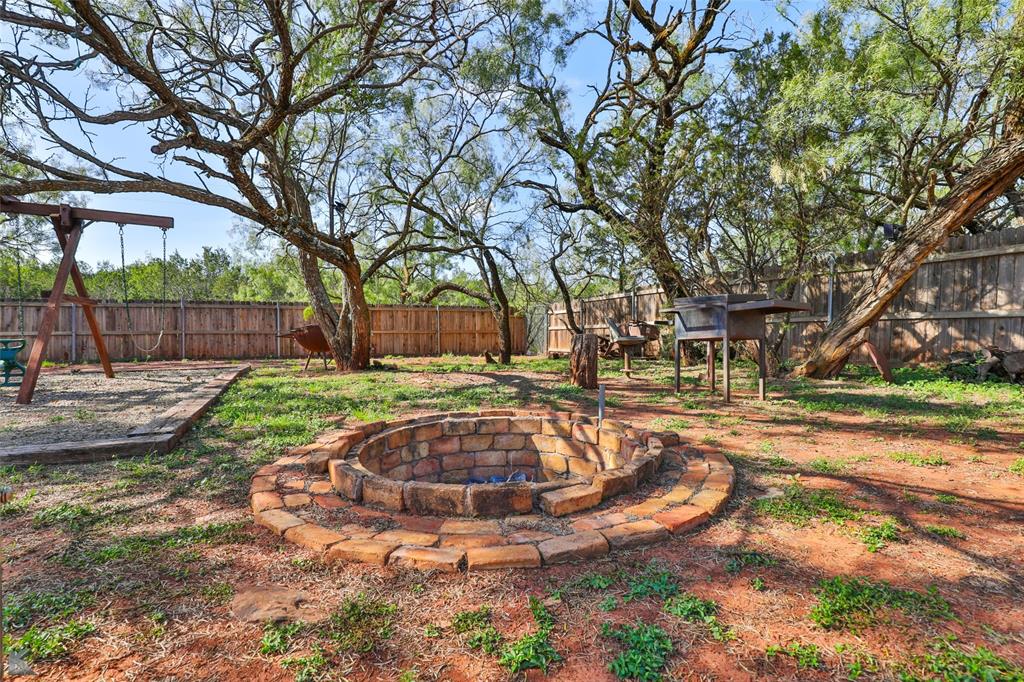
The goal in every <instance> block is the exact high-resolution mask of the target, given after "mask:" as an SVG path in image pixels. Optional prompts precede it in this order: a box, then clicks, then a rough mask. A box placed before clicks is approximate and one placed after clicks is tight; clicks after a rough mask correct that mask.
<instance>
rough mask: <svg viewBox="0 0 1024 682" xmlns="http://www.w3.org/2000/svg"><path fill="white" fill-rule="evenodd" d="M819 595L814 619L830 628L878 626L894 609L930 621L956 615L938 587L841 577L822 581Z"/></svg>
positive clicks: (947, 618)
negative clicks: (908, 587) (923, 588)
mask: <svg viewBox="0 0 1024 682" xmlns="http://www.w3.org/2000/svg"><path fill="white" fill-rule="evenodd" d="M815 594H816V595H817V597H818V603H817V604H816V605H815V606H814V608H813V609H811V615H810V617H811V620H812V621H814V622H815V623H816V624H818V625H819V626H821V627H823V628H825V629H828V630H841V629H857V628H861V627H867V626H872V625H877V624H879V623H883V622H886V618H885V616H886V613H887V612H892V611H900V612H902V613H904V614H907V615H910V616H916V617H922V618H927V619H929V620H949V619H952V618H954V617H955V616H954V614H953V609H952V607H951V606H950V604H949V602H947V601H946V600H945V599H943V598H942V597H941V596H940V595H939V593H938V590H936V589H935V588H934V587H930V588H928V591H927V592H917V591H915V590H904V589H900V588H897V587H893V586H892V585H890V584H889V583H887V582H884V581H879V582H875V581H872V580H868V579H866V578H851V577H845V576H837V577H835V578H829V579H827V580H822V581H821V582H819V583H818V587H817V589H816V590H815Z"/></svg>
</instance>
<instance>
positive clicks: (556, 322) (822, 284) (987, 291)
mask: <svg viewBox="0 0 1024 682" xmlns="http://www.w3.org/2000/svg"><path fill="white" fill-rule="evenodd" d="M878 256H879V254H878V252H865V253H860V254H852V255H850V256H846V257H844V258H841V259H839V260H838V261H837V262H836V265H835V268H834V270H833V269H831V268H826V269H825V270H824V271H821V272H812V273H810V274H809V275H807V276H805V277H802V278H800V282H799V284H798V285H797V288H796V293H795V294H794V296H793V298H794V299H796V300H797V301H801V302H804V303H807V304H809V305H810V306H811V312H810V313H806V314H800V315H793V316H792V317H791V318H790V320H789V322H790V324H789V326H788V327H784V325H783V324H782V323H783V321H784V319H783V318H781V317H777V318H774V319H770V320H769V331H770V333H771V334H772V335H773V336H776V338H777V334H779V333H785V335H786V336H785V338H784V339H783V344H782V357H783V358H793V359H800V358H802V357H804V356H806V354H807V352H808V351H809V350H810V348H811V347H812V346H813V345H814V343H815V341H816V340H817V337H818V335H819V334H820V333H821V331H822V329H824V327H825V325H826V324H827V323H828V320H829V315H830V314H838V312H839V311H840V310H842V308H843V306H844V305H846V303H847V302H848V301H849V300H850V297H851V296H852V294H853V293H854V292H855V291H856V288H857V287H858V286H859V285H860V284H861V283H862V282H863V281H864V279H865V278H866V277H868V276H869V275H870V272H871V268H872V266H873V265H874V264H875V263H877V262H878ZM790 274H791V273H779V272H774V273H770V275H769V277H768V279H767V281H766V282H764V283H763V284H762V286H761V287H760V288H759V290H760V291H766V290H767V291H771V292H772V293H781V292H780V291H779V289H780V287H781V286H782V283H783V278H784V277H786V276H787V275H790ZM663 305H664V297H663V295H662V292H661V290H660V289H658V288H649V289H640V290H637V291H636V292H630V293H624V294H613V295H610V296H599V297H594V298H589V299H583V300H581V301H577V302H575V303H574V310H576V311H577V315H578V316H579V315H580V313H582V318H581V319H582V320H583V323H584V324H585V325H586V327H587V329H588V331H595V332H597V333H601V334H607V326H606V325H605V322H604V320H605V318H606V317H613V318H615V319H616V320H618V321H620V322H622V321H625V320H627V319H631V318H633V317H634V315H633V314H632V312H631V311H633V310H635V311H636V315H635V317H636V319H640V320H655V319H660V318H663V317H664V316H663V315H661V313H660V308H661V307H662V306H663ZM571 336H572V333H571V332H570V331H569V329H568V327H567V325H566V322H565V308H564V306H562V305H553V306H551V307H550V308H549V309H548V333H547V344H548V345H547V347H548V351H549V352H562V353H564V352H568V349H569V340H570V338H571ZM868 338H869V339H870V341H871V342H872V343H874V344H875V346H876V347H878V348H879V350H881V352H882V353H884V354H885V355H887V356H888V357H889V359H890V361H891V362H893V363H896V364H907V363H920V362H936V361H942V360H945V359H946V358H947V357H948V356H949V354H950V353H951V352H953V351H958V350H967V351H971V350H976V349H978V348H981V347H984V346H999V347H1000V348H1004V349H1007V350H1024V228H1016V229H1010V230H1002V231H999V232H987V233H984V234H979V235H968V236H962V237H953V238H951V239H950V240H949V241H947V242H946V244H945V245H944V246H943V247H942V248H941V249H940V250H939V251H937V252H936V253H934V254H932V256H931V257H930V258H928V260H927V261H925V263H924V264H923V265H922V266H921V267H920V268H919V269H918V270H917V272H916V273H915V274H914V276H913V277H911V279H910V280H909V281H908V282H907V284H906V285H904V287H903V288H902V289H901V290H900V292H899V294H898V295H897V297H896V299H895V300H894V301H893V303H892V304H891V305H890V306H889V309H888V310H886V312H885V313H884V314H883V315H882V317H881V318H880V319H879V321H878V322H877V323H876V324H875V325H874V326H873V327H872V328H871V330H870V331H869V334H868ZM649 345H650V344H649ZM854 360H855V361H858V362H860V361H866V360H867V355H866V354H865V353H863V351H861V352H860V353H859V354H858V355H856V356H855V357H854Z"/></svg>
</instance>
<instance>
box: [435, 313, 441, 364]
mask: <svg viewBox="0 0 1024 682" xmlns="http://www.w3.org/2000/svg"><path fill="white" fill-rule="evenodd" d="M434 320H435V322H436V327H437V357H441V306H439V305H438V306H434Z"/></svg>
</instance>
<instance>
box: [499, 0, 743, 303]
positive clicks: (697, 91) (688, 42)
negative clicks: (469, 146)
mask: <svg viewBox="0 0 1024 682" xmlns="http://www.w3.org/2000/svg"><path fill="white" fill-rule="evenodd" d="M727 5H728V0H705V1H704V2H700V3H698V2H694V3H687V6H686V8H685V9H674V8H670V9H669V10H668V13H667V14H665V12H663V11H661V10H660V9H659V8H658V3H657V2H653V3H644V2H635V1H633V0H609V2H608V3H607V7H606V9H605V11H603V12H602V14H601V18H600V19H599V20H598V21H596V22H595V23H594V24H593V25H591V26H589V27H587V28H585V29H583V30H580V31H579V32H578V33H577V34H576V35H574V36H572V37H570V39H569V40H568V44H569V45H572V44H575V43H577V42H579V41H583V40H591V41H597V43H598V44H599V45H600V46H601V47H602V48H603V49H606V50H607V51H608V54H609V59H608V65H607V68H606V70H604V77H603V79H602V81H601V82H598V83H595V84H593V86H592V88H591V90H590V91H589V94H588V96H589V97H590V102H589V106H588V107H587V108H586V110H585V111H583V112H582V115H581V116H579V117H578V120H579V121H580V123H579V124H576V123H575V120H576V119H574V117H573V116H572V115H571V114H572V111H573V107H572V106H570V98H569V96H568V93H567V92H566V91H565V90H564V88H563V87H562V86H561V85H560V84H559V82H558V80H557V78H556V77H555V76H554V75H553V73H552V72H551V69H550V68H549V67H548V66H547V65H546V63H545V61H546V56H544V55H546V53H544V52H541V53H537V52H536V50H535V51H533V52H531V50H529V49H526V48H524V49H521V50H520V51H519V53H518V55H517V56H518V60H519V62H520V77H519V81H520V87H521V89H522V91H523V93H524V95H525V98H526V101H527V102H530V103H531V106H532V107H533V108H536V109H537V110H538V111H539V112H540V114H539V115H538V117H537V125H538V130H537V136H538V138H539V140H540V141H541V142H542V143H543V144H545V145H546V146H547V147H548V148H550V149H551V150H552V151H553V152H554V154H553V158H554V159H555V160H557V161H558V162H559V163H560V164H562V170H563V172H564V175H565V176H566V178H568V179H570V180H571V183H572V188H573V190H574V192H573V193H572V194H571V195H568V194H567V193H565V192H562V191H561V190H560V188H559V187H558V185H555V184H552V183H547V182H541V181H536V182H534V183H531V186H532V187H534V188H535V189H537V190H540V191H542V192H544V193H545V194H546V195H547V197H548V201H549V204H550V205H551V206H553V207H556V208H558V209H560V210H562V211H565V212H567V213H581V212H587V213H589V214H591V215H593V216H595V217H597V218H599V219H600V220H601V221H602V222H604V223H605V224H606V225H607V226H609V227H611V228H612V229H615V230H616V231H617V232H619V233H620V234H621V235H622V237H623V238H624V239H626V240H628V241H629V242H631V243H632V245H633V246H635V247H636V248H637V249H638V250H639V251H640V252H641V253H642V254H643V255H644V257H645V258H646V260H647V264H648V266H649V267H650V269H651V270H652V271H653V272H654V275H655V277H656V278H657V280H658V283H659V284H660V285H661V286H662V288H663V290H664V291H665V293H666V295H667V296H669V297H672V296H678V295H683V294H685V293H687V292H690V291H692V290H693V288H694V284H695V283H694V280H693V278H692V277H690V276H689V275H688V274H687V273H686V272H685V271H684V270H683V269H681V268H680V267H679V265H678V263H677V261H676V251H675V248H674V246H673V238H674V235H675V234H676V230H675V227H674V226H673V225H671V224H670V222H669V220H668V211H667V208H668V206H669V204H670V201H671V198H672V196H673V195H674V194H675V193H676V192H677V191H678V190H679V185H680V179H681V178H682V177H683V175H684V174H686V173H689V172H693V170H694V168H693V167H694V163H695V160H696V158H698V157H699V148H700V146H701V141H702V139H703V138H704V137H705V131H704V129H703V127H702V125H701V123H700V116H699V115H698V114H699V113H700V111H701V110H702V108H703V107H704V106H705V104H706V103H707V101H708V98H709V97H710V96H711V94H712V92H713V88H712V87H709V86H708V84H707V83H706V82H702V79H703V76H704V75H705V74H704V71H705V67H706V65H707V60H708V58H709V57H710V56H711V55H713V54H716V53H724V52H726V51H727V50H728V48H727V47H726V43H727V36H725V35H724V34H723V28H724V26H725V23H726V22H725V15H724V11H725V8H726V6H727ZM562 48H563V46H557V47H553V46H546V49H547V50H554V51H555V54H558V50H559V49H562Z"/></svg>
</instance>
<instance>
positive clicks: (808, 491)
mask: <svg viewBox="0 0 1024 682" xmlns="http://www.w3.org/2000/svg"><path fill="white" fill-rule="evenodd" d="M754 511H755V512H757V513H758V514H761V515H763V516H769V517H771V518H775V519H779V520H781V521H788V522H789V523H792V524H793V525H795V526H806V525H807V524H809V523H810V522H811V521H813V520H815V519H818V520H821V521H828V522H829V523H834V524H837V525H843V524H844V523H845V522H847V521H857V520H859V519H860V518H861V517H862V516H863V515H864V513H863V512H862V511H860V510H859V509H857V508H856V507H851V506H850V505H848V504H847V503H846V502H844V501H843V500H842V499H840V497H839V495H838V494H837V493H836V492H835V491H833V490H818V489H813V488H805V487H804V486H802V485H800V484H799V483H794V484H792V485H790V486H788V487H787V488H786V490H785V492H784V493H783V494H782V495H780V496H778V497H771V498H764V499H760V500H755V501H754Z"/></svg>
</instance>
